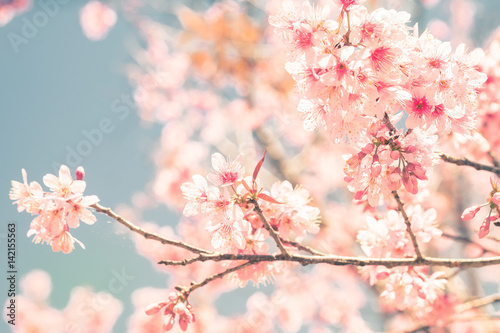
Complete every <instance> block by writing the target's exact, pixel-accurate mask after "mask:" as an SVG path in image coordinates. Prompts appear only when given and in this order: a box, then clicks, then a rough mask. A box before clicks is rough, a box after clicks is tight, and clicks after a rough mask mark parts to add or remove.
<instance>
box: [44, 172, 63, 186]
mask: <svg viewBox="0 0 500 333" xmlns="http://www.w3.org/2000/svg"><path fill="white" fill-rule="evenodd" d="M43 183H44V184H45V186H47V187H48V188H50V189H56V188H59V178H57V177H56V176H55V175H53V174H50V173H49V174H46V175H45V176H43Z"/></svg>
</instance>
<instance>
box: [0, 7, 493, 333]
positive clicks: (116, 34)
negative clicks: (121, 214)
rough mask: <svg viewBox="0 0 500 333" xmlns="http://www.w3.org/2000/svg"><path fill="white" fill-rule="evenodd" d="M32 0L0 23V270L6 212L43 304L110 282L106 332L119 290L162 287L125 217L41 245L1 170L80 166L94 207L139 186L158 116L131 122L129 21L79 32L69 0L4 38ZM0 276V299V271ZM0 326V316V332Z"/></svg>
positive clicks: (145, 177)
mask: <svg viewBox="0 0 500 333" xmlns="http://www.w3.org/2000/svg"><path fill="white" fill-rule="evenodd" d="M1 2H5V1H0V3H1ZM433 2H435V4H433ZM43 3H47V1H35V2H34V3H33V4H32V6H31V9H29V10H28V11H26V12H24V13H22V14H21V15H19V16H16V17H15V18H14V19H12V21H11V22H9V23H8V24H6V25H5V26H3V27H1V28H0V100H1V101H2V107H1V111H0V112H1V121H0V156H1V157H0V160H1V161H2V162H1V168H0V189H1V190H2V191H1V193H2V195H1V196H0V212H1V214H0V216H1V222H0V227H1V229H0V236H1V238H0V242H1V244H0V247H1V248H2V251H0V253H1V255H0V267H2V270H3V271H6V268H5V267H6V255H5V253H6V251H5V250H4V249H5V246H6V245H5V239H6V233H7V223H12V222H14V223H16V226H17V229H16V232H17V243H16V244H17V253H16V265H17V271H18V277H20V276H22V275H23V274H26V273H28V272H30V271H32V270H34V269H41V270H44V271H47V272H48V273H49V274H50V275H51V278H52V284H53V286H54V289H53V291H52V294H51V296H50V304H51V305H52V306H54V307H55V308H59V309H61V308H64V306H65V305H66V304H67V302H68V299H69V296H70V292H71V290H72V289H73V288H74V287H75V286H77V285H86V286H90V287H91V288H92V289H93V290H94V291H106V292H109V293H112V294H113V296H114V297H116V298H118V299H120V300H121V301H122V302H123V305H124V311H123V313H122V315H121V316H120V318H119V319H118V322H117V324H116V325H115V330H114V332H124V331H125V330H126V318H127V317H128V316H129V315H130V314H131V311H132V306H131V305H130V296H131V293H132V292H133V291H134V290H135V289H137V288H139V287H143V286H152V287H157V288H165V287H166V280H165V275H164V274H162V273H159V272H158V271H156V270H155V269H153V267H152V265H151V264H150V262H149V261H148V260H147V259H145V258H144V257H142V256H139V255H138V254H137V253H136V250H135V247H134V244H133V243H132V241H131V240H130V235H129V232H128V231H127V230H125V228H123V227H121V226H118V225H117V224H116V223H114V222H110V219H109V218H106V217H105V216H103V215H98V222H97V223H96V224H95V225H94V226H88V225H85V224H82V226H81V227H80V228H78V229H77V230H75V231H74V232H73V235H74V236H75V237H76V238H78V239H79V240H80V241H82V242H83V243H84V244H85V245H86V249H85V250H82V249H81V248H79V247H78V245H77V246H76V249H75V250H74V251H73V253H71V255H65V254H63V253H53V252H52V250H51V248H50V247H49V246H41V245H35V244H32V243H31V239H28V238H27V237H26V232H27V231H28V229H29V223H30V221H31V219H32V217H31V216H29V215H28V214H26V213H23V214H19V213H17V211H16V207H15V206H12V204H11V201H10V200H9V198H8V192H9V189H10V186H11V185H10V181H11V180H17V181H22V177H21V169H22V168H24V169H26V171H27V173H28V181H33V180H36V181H38V182H40V183H41V180H42V177H43V176H44V175H45V174H47V173H53V174H57V170H58V166H59V165H60V164H67V165H70V166H71V169H72V172H74V169H75V166H76V165H83V166H84V168H85V171H86V176H85V181H86V182H87V189H86V191H85V193H86V194H89V195H90V194H96V195H98V196H99V198H100V200H101V201H100V203H101V204H102V205H104V206H108V207H112V208H117V207H120V206H121V207H124V206H127V205H129V204H130V202H131V198H132V197H133V196H134V195H136V194H137V193H138V192H141V191H148V189H149V187H148V184H149V183H150V182H151V180H152V178H153V175H154V165H153V162H152V157H151V154H152V152H153V151H154V149H155V147H156V145H157V139H158V137H159V135H160V131H161V126H159V125H155V124H153V123H144V122H141V121H140V119H139V117H138V115H137V111H136V107H135V103H134V102H133V87H131V86H130V85H129V83H128V82H129V80H128V78H127V76H126V70H125V69H126V67H127V66H128V65H129V64H131V63H134V61H135V60H134V57H133V56H132V54H131V53H132V52H133V50H134V47H135V45H137V43H139V42H138V41H137V40H138V35H137V31H136V29H135V27H134V25H133V24H131V23H129V22H128V21H127V20H125V19H124V18H123V17H122V14H121V13H120V12H118V20H117V23H116V25H115V26H114V27H113V28H112V30H111V31H110V32H109V35H108V36H107V38H106V39H104V40H102V41H97V42H95V41H91V40H89V39H88V38H86V37H85V36H84V35H83V33H82V28H81V26H80V23H79V10H80V9H81V8H82V6H83V5H84V4H85V3H86V2H85V1H69V2H68V3H66V4H61V5H60V6H59V10H58V12H57V13H55V14H54V15H53V16H51V17H49V18H48V20H47V22H46V23H45V24H42V25H40V27H37V28H36V29H35V31H32V35H30V36H31V37H30V38H24V39H23V40H22V42H21V41H19V40H17V39H15V38H16V37H13V36H14V35H13V34H16V35H17V36H22V34H23V29H26V24H27V22H33V19H34V17H35V16H36V15H37V13H39V12H40V11H43V10H44V7H43V6H42V4H43ZM116 3H118V1H117V2H116ZM185 3H186V2H185ZM209 3H210V1H207V2H206V4H205V5H208V4H209ZM380 4H381V5H385V6H386V7H391V8H398V7H402V8H403V9H405V10H409V11H412V19H413V22H414V23H416V22H418V23H419V25H420V29H421V31H423V30H424V28H425V27H426V26H427V25H428V24H430V27H431V28H432V29H434V30H435V32H434V33H435V35H436V36H437V37H438V38H440V39H442V40H450V39H451V37H453V38H457V39H461V40H466V41H467V42H468V45H469V47H471V48H472V47H475V46H481V45H482V43H483V42H484V41H485V40H486V38H487V37H488V35H489V34H490V32H491V31H492V30H493V29H494V28H495V27H496V26H497V24H498V20H499V16H498V13H499V10H500V2H499V1H496V0H482V1H458V0H456V1H455V0H454V1H445V0H442V1H439V2H438V1H422V2H420V1H385V2H384V1H380ZM175 6H176V3H175V2H172V3H171V4H169V5H165V6H163V7H162V8H163V9H164V10H165V12H164V13H161V12H159V13H158V19H159V20H162V21H163V23H165V24H167V25H168V24H171V25H172V26H175V25H178V22H176V21H175V19H174V18H173V16H172V15H170V14H168V11H173V8H175ZM197 6H199V7H200V8H204V5H200V4H198V5H197ZM452 10H456V11H460V10H464V11H466V12H464V15H463V17H464V21H461V22H455V24H454V25H450V24H449V19H450V12H451V11H452ZM470 10H473V11H474V21H471V22H468V21H467V19H466V17H467V15H465V14H467V12H468V11H470ZM455 17H461V16H460V15H458V16H457V15H455ZM168 20H172V21H171V22H168ZM166 21H167V22H166ZM443 22H447V23H448V25H443ZM472 25H473V26H472ZM450 27H455V29H458V30H454V31H452V30H450V29H451V28H450ZM460 29H462V30H460ZM469 33H470V34H469ZM18 43H19V44H18ZM103 122H104V123H107V124H111V125H106V126H107V127H108V128H109V133H103V132H102V131H101V132H100V133H101V135H97V136H94V137H93V138H94V142H91V145H90V146H89V145H86V146H85V147H83V146H82V141H87V142H89V141H90V140H89V138H88V136H89V135H90V134H89V133H96V132H95V130H96V129H98V128H99V127H100V126H103V125H102V124H103ZM84 145H85V144H84ZM78 151H80V152H82V151H83V152H84V154H81V153H80V154H79V153H78ZM147 218H148V219H150V220H154V221H156V222H157V223H158V224H160V225H166V224H170V225H174V224H175V223H176V221H177V217H176V215H175V214H172V213H170V212H169V211H168V210H167V209H166V208H165V207H157V208H155V209H154V211H152V212H151V213H150V214H149V215H148V216H147ZM117 275H120V276H124V275H126V276H127V278H126V279H125V281H126V282H125V283H123V288H119V290H118V289H116V290H114V291H113V290H110V289H114V288H112V287H110V281H114V280H116V279H117ZM0 281H1V282H0V284H1V288H0V290H1V292H2V294H1V296H0V301H1V304H3V303H4V300H5V298H6V292H4V291H5V290H6V288H5V287H4V283H5V281H6V280H5V278H2V279H0ZM18 282H19V279H18ZM18 291H19V287H18ZM7 330H8V326H7V325H6V324H5V322H4V321H1V322H0V331H2V332H6V331H7Z"/></svg>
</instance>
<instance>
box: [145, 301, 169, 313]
mask: <svg viewBox="0 0 500 333" xmlns="http://www.w3.org/2000/svg"><path fill="white" fill-rule="evenodd" d="M166 304H167V302H158V303H153V304H150V305H148V307H147V308H146V314H147V315H148V316H151V315H154V314H157V313H158V311H160V310H161V308H163V307H164V306H165V305H166Z"/></svg>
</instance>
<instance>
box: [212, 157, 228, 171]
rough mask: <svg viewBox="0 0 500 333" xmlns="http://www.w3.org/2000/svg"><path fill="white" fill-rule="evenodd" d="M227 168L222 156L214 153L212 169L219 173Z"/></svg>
mask: <svg viewBox="0 0 500 333" xmlns="http://www.w3.org/2000/svg"><path fill="white" fill-rule="evenodd" d="M225 166H226V159H225V158H224V156H222V154H219V153H214V154H212V168H213V169H214V170H215V171H217V172H221V171H222V170H224V167H225Z"/></svg>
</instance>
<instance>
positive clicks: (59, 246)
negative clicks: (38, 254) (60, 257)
mask: <svg viewBox="0 0 500 333" xmlns="http://www.w3.org/2000/svg"><path fill="white" fill-rule="evenodd" d="M75 242H76V243H78V244H79V245H80V246H81V247H82V248H83V249H85V245H83V243H82V242H80V241H79V240H78V239H76V238H75V237H73V236H72V235H71V234H70V233H69V229H68V228H67V226H66V227H65V229H64V231H62V232H61V233H60V234H59V235H57V236H56V237H53V238H52V239H51V240H50V245H51V246H52V251H54V252H59V251H62V252H63V253H65V254H68V253H71V252H72V251H73V250H74V249H75V245H74V244H75Z"/></svg>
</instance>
